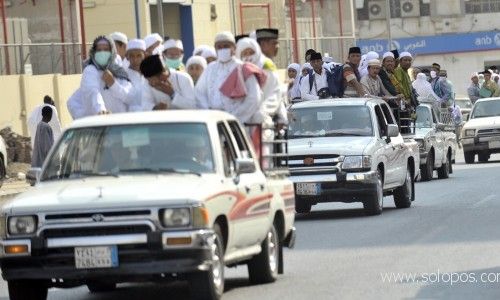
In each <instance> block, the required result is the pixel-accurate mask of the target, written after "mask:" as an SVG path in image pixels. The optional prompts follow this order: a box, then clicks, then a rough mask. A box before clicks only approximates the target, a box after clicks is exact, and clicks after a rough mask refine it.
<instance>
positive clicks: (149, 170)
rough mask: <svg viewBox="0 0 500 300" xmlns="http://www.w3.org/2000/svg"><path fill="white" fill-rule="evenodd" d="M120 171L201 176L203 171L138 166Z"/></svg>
mask: <svg viewBox="0 0 500 300" xmlns="http://www.w3.org/2000/svg"><path fill="white" fill-rule="evenodd" d="M120 172H124V173H141V172H144V173H153V174H160V173H175V174H192V175H196V176H199V177H201V173H199V172H195V171H191V170H185V169H182V170H181V169H174V168H136V169H125V170H120Z"/></svg>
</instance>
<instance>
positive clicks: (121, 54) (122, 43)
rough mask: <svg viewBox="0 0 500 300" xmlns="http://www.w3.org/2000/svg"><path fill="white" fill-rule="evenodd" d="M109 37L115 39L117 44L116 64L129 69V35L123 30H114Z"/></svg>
mask: <svg viewBox="0 0 500 300" xmlns="http://www.w3.org/2000/svg"><path fill="white" fill-rule="evenodd" d="M109 37H110V38H111V39H112V40H113V42H114V43H115V46H116V54H117V55H116V64H117V65H119V66H122V67H123V68H124V69H127V68H128V66H129V62H128V61H127V58H126V54H127V44H128V38H127V36H126V35H125V34H124V33H121V32H113V33H112V34H110V35H109Z"/></svg>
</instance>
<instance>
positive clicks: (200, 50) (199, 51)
mask: <svg viewBox="0 0 500 300" xmlns="http://www.w3.org/2000/svg"><path fill="white" fill-rule="evenodd" d="M209 48H210V46H208V45H199V46H198V47H196V48H195V49H194V50H193V56H197V55H198V56H201V54H202V53H203V51H204V50H205V49H209Z"/></svg>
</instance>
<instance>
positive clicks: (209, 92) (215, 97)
mask: <svg viewBox="0 0 500 300" xmlns="http://www.w3.org/2000/svg"><path fill="white" fill-rule="evenodd" d="M215 49H216V51H217V61H214V62H212V63H210V64H209V65H208V66H207V69H206V70H205V72H203V74H202V75H201V77H200V79H199V80H198V82H197V83H196V88H195V92H196V100H197V107H198V108H201V109H215V110H222V111H226V112H228V113H230V114H233V115H234V116H235V117H236V118H237V119H238V120H239V121H240V122H241V123H242V124H244V123H248V122H249V121H250V119H251V118H252V116H253V115H254V114H255V113H256V112H257V111H258V110H259V108H260V103H261V97H262V96H261V95H262V92H261V89H260V87H259V84H258V82H257V78H256V77H255V76H249V77H248V78H247V79H246V80H244V89H245V95H244V96H243V97H240V98H230V96H228V95H225V94H223V92H222V91H221V87H222V85H223V84H224V83H225V82H226V80H227V79H228V77H229V76H230V75H231V73H232V72H233V71H234V70H235V68H238V67H241V66H242V65H243V63H242V62H241V61H240V60H239V59H237V58H236V57H235V51H236V43H235V38H234V35H233V34H232V33H230V32H221V33H219V34H217V35H216V37H215Z"/></svg>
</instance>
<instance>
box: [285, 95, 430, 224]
mask: <svg viewBox="0 0 500 300" xmlns="http://www.w3.org/2000/svg"><path fill="white" fill-rule="evenodd" d="M289 114H290V126H289V130H288V140H289V141H288V152H289V162H288V163H289V168H290V174H291V177H290V178H291V179H292V181H293V182H294V183H295V193H296V196H295V201H296V202H295V208H296V211H297V212H298V213H307V212H309V211H311V206H312V205H315V204H317V203H320V202H361V203H363V206H364V210H365V212H366V214H368V215H377V214H380V213H381V212H382V208H383V199H384V196H385V195H393V196H394V202H395V204H396V207H398V208H407V207H410V206H411V202H412V201H413V200H414V199H415V189H414V181H415V179H416V178H417V176H418V166H419V164H420V158H419V150H418V145H417V143H416V142H415V141H414V140H411V139H408V140H407V141H405V140H404V139H403V137H402V136H401V134H400V133H399V128H398V125H397V124H396V121H395V118H394V116H393V114H392V112H391V109H390V108H389V106H388V105H387V103H386V102H385V101H382V100H378V99H325V100H318V101H305V102H301V103H298V104H294V105H292V106H291V107H290V108H289Z"/></svg>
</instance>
